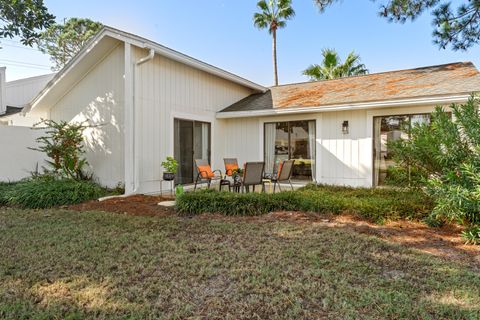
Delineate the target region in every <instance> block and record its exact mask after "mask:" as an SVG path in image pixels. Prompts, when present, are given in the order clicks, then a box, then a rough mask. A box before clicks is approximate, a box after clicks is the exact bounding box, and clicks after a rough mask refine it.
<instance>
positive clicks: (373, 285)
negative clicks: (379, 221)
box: [0, 209, 480, 319]
mask: <svg viewBox="0 0 480 320" xmlns="http://www.w3.org/2000/svg"><path fill="white" fill-rule="evenodd" d="M0 256H1V257H3V258H2V259H0V278H1V282H0V318H28V319H35V318H37V319H41V318H55V317H57V318H67V317H70V318H72V319H75V318H85V317H88V318H129V319H132V318H134V319H144V318H188V317H198V318H209V319H216V318H221V319H224V318H232V319H251V318H283V319H301V318H305V319H307V318H308V319H311V318H319V317H326V318H374V319H385V318H435V319H452V318H462V319H469V318H470V319H477V318H478V317H479V316H480V289H479V288H480V274H478V273H476V272H472V271H471V270H469V269H467V268H465V266H463V265H461V264H457V263H455V262H447V261H443V260H440V259H437V258H434V257H431V256H428V255H426V254H421V253H418V252H414V251H411V250H408V249H405V248H402V247H400V246H398V245H393V244H390V243H387V242H385V241H382V240H379V239H376V238H373V237H370V236H367V235H363V234H358V233H355V232H352V230H351V229H349V228H346V227H341V226H338V227H331V226H325V225H321V224H291V223H284V222H275V223H255V222H253V221H236V222H232V221H221V220H211V219H201V218H193V219H187V218H179V217H167V218H155V217H153V218H152V217H132V216H123V215H118V214H108V213H88V212H83V213H80V212H65V211H60V210H51V211H22V210H11V209H8V210H5V209H0Z"/></svg>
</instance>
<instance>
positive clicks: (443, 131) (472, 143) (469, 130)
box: [389, 96, 480, 225]
mask: <svg viewBox="0 0 480 320" xmlns="http://www.w3.org/2000/svg"><path fill="white" fill-rule="evenodd" d="M479 108H480V98H479V97H476V96H472V97H471V98H470V99H469V100H468V102H467V103H466V104H464V105H452V106H451V113H452V114H451V113H450V112H448V111H446V110H444V109H443V108H441V107H437V108H436V109H435V111H434V112H433V113H432V115H431V123H430V124H426V123H423V124H419V125H415V126H413V127H412V128H411V130H410V139H407V140H399V141H396V142H394V143H393V144H391V145H390V146H389V147H391V149H392V150H393V152H394V157H395V160H397V162H398V163H399V164H400V166H403V167H404V168H408V167H412V168H415V169H416V170H417V171H418V172H420V173H422V174H421V175H423V177H424V187H425V188H424V190H426V191H427V193H428V194H429V195H430V196H431V197H432V198H433V199H434V200H435V209H434V214H435V215H436V216H437V217H439V218H442V219H446V220H450V221H455V222H458V223H461V224H465V225H476V224H480V109H479Z"/></svg>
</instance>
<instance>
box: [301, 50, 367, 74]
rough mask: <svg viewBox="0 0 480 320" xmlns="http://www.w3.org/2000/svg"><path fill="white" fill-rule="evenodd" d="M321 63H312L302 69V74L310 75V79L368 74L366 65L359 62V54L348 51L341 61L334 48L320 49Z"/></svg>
mask: <svg viewBox="0 0 480 320" xmlns="http://www.w3.org/2000/svg"><path fill="white" fill-rule="evenodd" d="M322 57H323V59H322V63H321V64H313V65H311V66H310V67H308V68H307V69H306V70H304V71H303V73H302V74H303V75H305V76H308V77H310V81H319V80H330V79H338V78H343V77H351V76H357V75H362V74H368V70H367V68H366V66H365V65H364V64H362V63H360V61H361V59H360V56H359V55H357V54H355V52H353V51H352V52H350V53H349V54H348V56H347V58H346V59H345V62H342V61H341V59H340V56H339V55H338V53H337V52H336V51H335V50H334V49H323V50H322Z"/></svg>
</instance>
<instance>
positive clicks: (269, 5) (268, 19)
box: [253, 0, 295, 34]
mask: <svg viewBox="0 0 480 320" xmlns="http://www.w3.org/2000/svg"><path fill="white" fill-rule="evenodd" d="M257 8H258V9H259V10H260V12H256V13H255V14H254V15H253V24H254V25H255V27H257V28H258V29H268V32H269V33H270V34H273V33H274V32H275V31H277V29H281V28H285V27H286V25H287V20H290V19H292V18H293V17H294V16H295V11H294V10H293V8H292V0H260V1H258V3H257Z"/></svg>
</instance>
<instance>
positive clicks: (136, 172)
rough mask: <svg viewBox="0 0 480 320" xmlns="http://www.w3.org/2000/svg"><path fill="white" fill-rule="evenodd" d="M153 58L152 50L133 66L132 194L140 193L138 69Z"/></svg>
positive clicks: (153, 51)
mask: <svg viewBox="0 0 480 320" xmlns="http://www.w3.org/2000/svg"><path fill="white" fill-rule="evenodd" d="M153 57H155V50H154V49H152V48H150V51H149V52H148V55H146V56H145V57H143V58H141V59H139V60H137V61H136V62H135V64H134V66H133V88H132V91H133V97H132V98H133V99H132V100H133V105H132V109H133V112H132V114H133V121H132V125H133V128H132V131H131V132H132V135H133V139H132V141H133V148H132V149H133V191H132V194H136V193H137V191H138V187H139V184H140V182H139V168H138V164H139V160H138V157H139V156H138V152H137V143H136V142H137V139H138V137H137V134H136V127H137V126H136V123H137V116H136V112H135V111H136V82H137V81H136V80H137V67H139V66H140V65H142V64H144V63H146V62H148V61H150V60H152V59H153Z"/></svg>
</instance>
